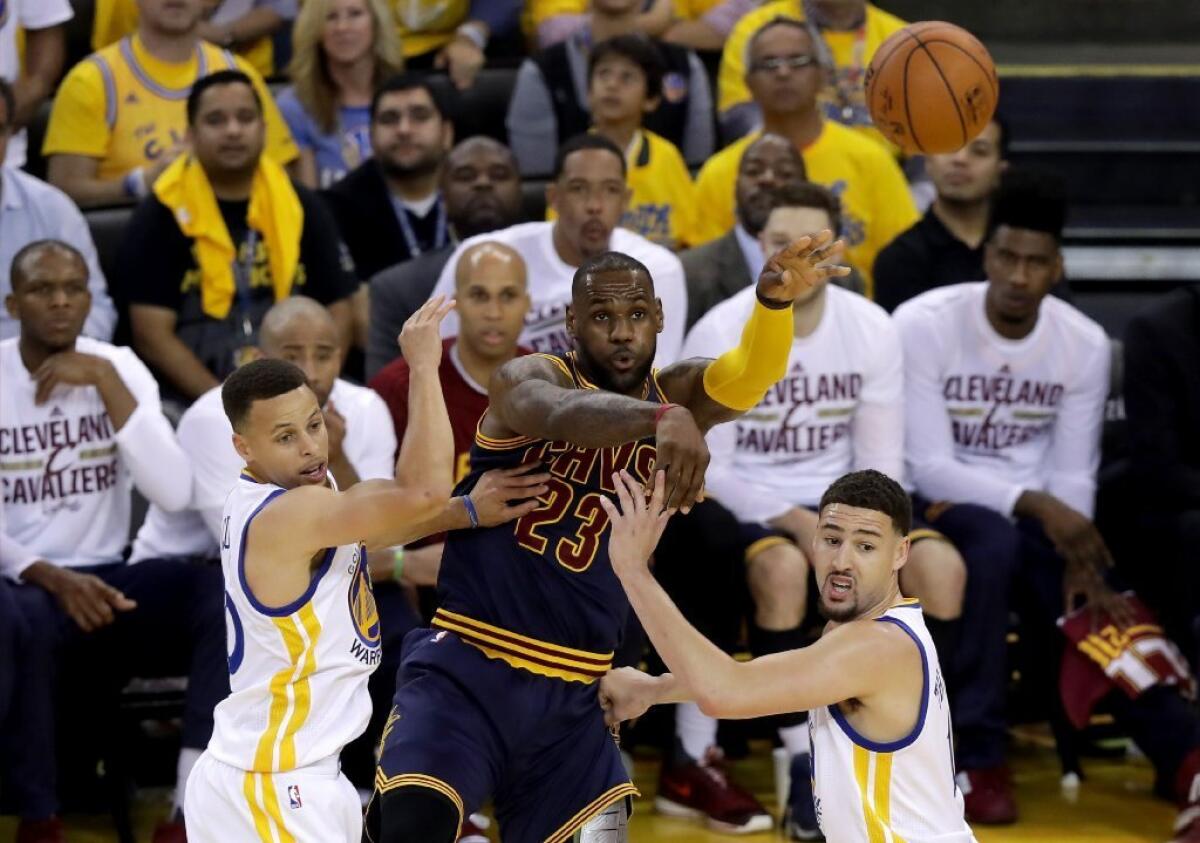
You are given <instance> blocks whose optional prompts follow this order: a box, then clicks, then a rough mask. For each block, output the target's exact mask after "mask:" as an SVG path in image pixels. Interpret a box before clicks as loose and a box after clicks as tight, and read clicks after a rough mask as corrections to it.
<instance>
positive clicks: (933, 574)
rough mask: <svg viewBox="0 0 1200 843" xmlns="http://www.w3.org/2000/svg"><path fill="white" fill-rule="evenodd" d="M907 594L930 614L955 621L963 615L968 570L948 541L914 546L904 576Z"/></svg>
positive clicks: (934, 540) (927, 541)
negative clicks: (917, 600) (915, 599)
mask: <svg viewBox="0 0 1200 843" xmlns="http://www.w3.org/2000/svg"><path fill="white" fill-rule="evenodd" d="M901 580H902V581H903V583H904V585H905V593H906V594H910V595H911V596H913V597H917V598H919V599H920V601H921V606H922V608H923V609H924V610H925V612H926V613H927V614H929V615H930V616H932V617H935V618H938V619H939V620H954V619H955V618H957V617H959V616H960V615H961V614H962V606H963V595H964V593H965V592H966V588H967V566H966V563H965V562H963V558H962V555H961V554H959V552H958V550H957V549H955V547H954V545H952V544H951V543H950V542H948V541H946V540H945V539H924V540H922V541H919V542H917V543H916V544H915V545H913V547H912V550H911V551H910V552H909V556H908V564H907V565H905V566H904V569H903V570H902V572H901Z"/></svg>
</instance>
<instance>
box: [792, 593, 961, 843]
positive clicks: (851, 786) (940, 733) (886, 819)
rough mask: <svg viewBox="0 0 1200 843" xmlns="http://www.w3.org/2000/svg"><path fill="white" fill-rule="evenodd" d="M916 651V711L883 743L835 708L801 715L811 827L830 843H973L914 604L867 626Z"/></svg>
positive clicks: (936, 678) (941, 691)
mask: <svg viewBox="0 0 1200 843" xmlns="http://www.w3.org/2000/svg"><path fill="white" fill-rule="evenodd" d="M875 622H876V623H892V624H895V625H896V626H898V627H900V628H901V629H902V630H904V632H905V633H907V634H908V636H909V637H910V638H912V640H913V642H914V643H915V644H916V645H917V649H919V650H920V651H921V674H922V684H921V708H920V713H919V715H918V717H917V723H916V725H915V726H914V727H913V730H912V731H911V732H910V733H909V734H908V735H906V736H904V737H903V738H901V739H900V740H897V741H892V742H890V743H878V742H876V741H872V740H869V739H868V738H864V737H863V736H862V735H860V734H859V733H858V732H856V731H855V730H854V727H853V726H851V725H850V723H849V722H848V721H847V720H846V717H845V715H844V714H843V713H842V711H841V709H840V708H839V707H838V706H836V705H831V706H826V707H823V708H819V709H815V710H813V711H811V712H809V715H808V736H809V742H810V745H811V749H812V778H813V796H814V802H815V804H816V809H817V820H818V821H819V822H820V824H821V830H822V831H823V832H824V833H825V837H826V838H827V839H829V840H833V841H837V843H975V836H974V835H973V834H972V833H971V829H970V827H969V826H968V825H967V822H966V820H965V819H963V797H962V793H960V792H959V790H958V786H957V785H956V784H955V782H954V745H953V738H952V736H951V731H950V728H951V727H950V702H949V700H948V699H947V697H946V684H945V682H944V681H943V680H942V670H941V667H939V665H938V660H937V651H936V650H935V649H934V647H933V639H932V638H931V637H930V636H929V630H927V629H926V628H925V621H924V618H923V617H922V615H921V604H920V603H918V602H917V601H916V600H904V601H902V602H900V603H899V604H897V605H895V606H893V607H892V608H890V609H888V610H887V611H886V612H884V613H883V614H882V615H881V616H880V617H878V618H876V619H875Z"/></svg>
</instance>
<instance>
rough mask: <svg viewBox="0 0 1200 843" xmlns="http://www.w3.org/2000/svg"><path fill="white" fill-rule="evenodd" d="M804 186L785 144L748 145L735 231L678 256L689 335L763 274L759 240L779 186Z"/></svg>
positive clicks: (799, 162)
mask: <svg viewBox="0 0 1200 843" xmlns="http://www.w3.org/2000/svg"><path fill="white" fill-rule="evenodd" d="M793 181H800V182H802V181H805V171H804V159H803V158H801V157H800V153H799V152H797V151H796V148H795V147H794V146H792V144H791V143H789V142H788V141H787V140H786V139H785V138H783V137H780V136H779V135H771V134H765V135H763V136H762V137H760V138H759V139H758V140H756V141H755V142H754V143H752V144H750V146H748V147H747V148H746V152H745V154H744V155H743V156H742V161H741V164H740V165H739V167H738V177H737V184H736V188H735V198H736V200H737V220H738V221H737V225H735V226H734V227H733V228H732V229H731V230H730V231H729V232H728V233H727V234H725V235H724V236H723V237H719V238H717V239H716V240H713V241H711V242H708V243H705V244H704V245H703V246H697V247H696V248H694V249H688V250H687V251H685V252H682V253H681V254H680V255H679V259H680V261H682V262H683V271H684V274H685V275H686V277H687V288H688V318H687V327H688V328H689V329H690V328H691V327H692V325H694V324H695V323H696V320H697V319H699V318H700V317H701V316H703V315H704V314H705V313H707V312H708V310H709V309H710V308H711V307H713V305H716V304H718V303H719V302H722V301H724V300H725V299H727V298H729V297H730V296H732V295H733V294H734V293H736V292H737V291H738V290H741V289H742V288H743V287H748V286H749V285H750V282H751V281H753V280H754V279H755V278H758V274H759V273H760V272H761V271H762V266H763V261H764V258H763V253H762V247H761V246H760V245H759V243H758V234H759V232H760V231H762V230H763V226H765V225H766V224H767V217H769V216H770V215H771V210H772V209H773V208H774V194H775V192H776V190H777V189H778V188H779V187H781V186H782V185H784V184H786V183H788V182H793Z"/></svg>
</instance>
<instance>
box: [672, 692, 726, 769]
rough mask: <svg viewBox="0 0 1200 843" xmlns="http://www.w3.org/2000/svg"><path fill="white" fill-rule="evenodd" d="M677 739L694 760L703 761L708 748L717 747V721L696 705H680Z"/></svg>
mask: <svg viewBox="0 0 1200 843" xmlns="http://www.w3.org/2000/svg"><path fill="white" fill-rule="evenodd" d="M675 737H677V738H679V742H680V743H681V744H683V751H684V752H686V753H687V754H688V755H690V756H691V757H692V759H693V760H695V761H703V760H704V755H705V753H707V752H708V748H709V747H710V746H716V745H717V721H716V720H714V719H712V718H711V717H709V716H708V715H707V714H705V713H704V712H702V711H701V710H700V706H698V705H696V704H695V703H679V704H678V705H676V706H675Z"/></svg>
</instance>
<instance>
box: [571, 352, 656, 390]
mask: <svg viewBox="0 0 1200 843" xmlns="http://www.w3.org/2000/svg"><path fill="white" fill-rule="evenodd" d="M656 350H657V349H651V350H650V359H648V360H647V361H646V362H645V363H644V364H642V365H641V366H639V367H637V368H636V369H632V370H630V371H629V372H627V373H625V374H616V373H614V372H611V371H609V370H608V369H607V368H605V367H604V366H601V365H600V364H599V363H597V362H596V361H595V360H593V359H592V357H591V355H590V354H588V353H587V351H586V349H584V348H583V346H582V345H580V344H579V343H576V344H575V353H576V355H578V357H579V360H580V361H581V362H583V364H584V366H583V368H584V374H585V375H586V376H587V377H588V378H589V379H590V380H592V381H593V382H594V383H595V384H596V386H598V387H600V388H601V389H603V390H604V391H605V392H616V393H619V394H621V395H625V394H628V393H630V392H632V391H633V390H634V389H635V388H636V387H637V386H639V385H640V384H643V383H645V382H646V378H648V377H649V376H650V370H651V369H653V368H654V352H655V351H656Z"/></svg>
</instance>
